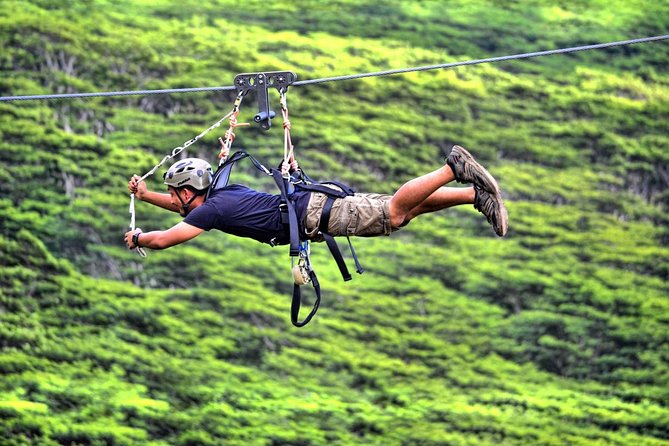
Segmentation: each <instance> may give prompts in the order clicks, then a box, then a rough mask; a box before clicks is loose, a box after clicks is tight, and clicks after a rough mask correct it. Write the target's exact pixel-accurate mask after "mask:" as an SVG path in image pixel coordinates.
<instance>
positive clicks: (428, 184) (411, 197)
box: [390, 164, 455, 228]
mask: <svg viewBox="0 0 669 446" xmlns="http://www.w3.org/2000/svg"><path fill="white" fill-rule="evenodd" d="M453 180H455V174H454V173H453V170H452V169H451V168H450V167H449V166H448V165H447V164H446V165H444V166H443V167H441V168H440V169H437V170H435V171H434V172H430V173H428V174H426V175H423V176H421V177H418V178H414V179H413V180H410V181H408V182H407V183H405V184H404V185H402V187H400V188H399V189H398V190H397V192H395V194H394V195H393V197H392V198H391V199H390V224H391V225H392V226H393V227H395V228H398V227H400V226H401V225H403V224H406V223H408V221H407V217H408V216H409V215H410V214H411V212H412V211H413V210H414V209H416V208H418V207H419V206H420V205H421V204H422V203H423V202H425V201H426V200H427V199H428V198H429V197H430V196H432V194H434V193H436V192H437V190H438V189H439V188H441V187H442V186H444V185H445V184H448V183H450V182H451V181H453ZM451 189H452V188H451ZM437 202H438V197H435V199H433V200H432V206H435V205H437ZM441 209H443V207H442V208H441ZM416 215H418V214H416Z"/></svg>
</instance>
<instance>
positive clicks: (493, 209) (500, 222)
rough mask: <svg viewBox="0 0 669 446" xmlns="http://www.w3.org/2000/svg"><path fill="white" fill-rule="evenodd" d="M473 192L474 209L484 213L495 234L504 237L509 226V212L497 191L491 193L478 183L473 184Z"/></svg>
mask: <svg viewBox="0 0 669 446" xmlns="http://www.w3.org/2000/svg"><path fill="white" fill-rule="evenodd" d="M474 192H475V194H476V195H475V197H474V209H476V210H477V211H479V212H480V213H482V214H483V215H485V218H487V219H488V223H490V225H491V226H492V228H493V229H494V231H495V234H497V235H498V236H500V237H504V235H506V231H507V229H508V227H509V214H508V213H507V211H506V207H505V206H504V202H503V201H502V196H501V195H500V194H499V193H497V194H491V193H490V192H488V191H486V190H484V189H483V188H482V187H481V186H479V185H478V184H474Z"/></svg>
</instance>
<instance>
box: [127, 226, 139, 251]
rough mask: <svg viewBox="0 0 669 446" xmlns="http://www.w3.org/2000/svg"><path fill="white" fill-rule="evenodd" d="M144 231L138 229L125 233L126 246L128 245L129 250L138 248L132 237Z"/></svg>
mask: <svg viewBox="0 0 669 446" xmlns="http://www.w3.org/2000/svg"><path fill="white" fill-rule="evenodd" d="M141 233H142V230H141V229H139V228H137V229H135V230H134V231H128V232H126V233H125V237H124V239H125V244H126V245H128V249H135V248H137V247H138V246H137V245H136V244H135V243H134V242H133V241H132V236H133V235H135V234H141Z"/></svg>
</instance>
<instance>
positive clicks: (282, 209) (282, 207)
mask: <svg viewBox="0 0 669 446" xmlns="http://www.w3.org/2000/svg"><path fill="white" fill-rule="evenodd" d="M279 212H288V204H287V203H281V204H279Z"/></svg>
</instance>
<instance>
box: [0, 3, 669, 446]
mask: <svg viewBox="0 0 669 446" xmlns="http://www.w3.org/2000/svg"><path fill="white" fill-rule="evenodd" d="M667 18H669V4H667V3H666V2H652V1H646V0H643V1H642V0H634V1H622V0H612V1H606V2H604V1H599V0H589V1H583V2H558V3H557V4H556V3H555V2H544V1H539V0H535V1H531V2H491V1H483V2H469V1H448V2H408V1H407V2H395V1H367V0H364V1H359V0H339V1H336V2H329V3H328V4H327V5H325V4H323V3H322V2H315V1H309V0H303V1H302V0H301V1H296V2H291V3H290V4H286V2H281V4H280V3H270V2H259V1H247V2H242V3H239V2H231V1H227V0H226V1H216V2H215V1H211V0H198V1H193V0H182V1H180V2H178V3H177V2H171V1H165V0H162V1H155V0H151V1H148V0H145V1H114V2H110V1H104V0H91V1H87V2H66V1H61V2H54V1H32V2H15V1H5V2H2V3H0V44H1V46H2V51H1V52H0V70H1V71H2V76H0V94H1V95H3V96H5V95H15V94H41V93H53V92H76V91H86V92H88V91H105V90H133V89H158V88H173V87H174V88H179V87H192V86H201V87H204V86H213V85H230V84H231V83H232V79H233V78H234V75H235V74H237V73H242V72H255V71H271V70H293V71H296V72H297V73H298V76H299V78H300V79H309V78H318V77H326V76H332V75H342V74H350V73H357V72H367V71H377V70H381V69H389V68H403V67H408V66H415V65H427V64H436V63H442V62H446V61H451V60H465V59H469V58H479V57H488V56H495V55H504V54H512V53H516V52H523V51H532V50H539V49H550V48H558V47H566V46H575V45H580V44H585V43H593V42H604V41H613V40H621V39H626V38H634V37H643V36H650V35H659V34H669V20H667ZM668 63H669V55H668V52H667V43H653V44H646V45H634V46H628V47H623V48H611V49H608V50H605V51H590V52H582V53H577V54H572V55H568V56H553V57H545V58H540V59H535V60H526V61H518V62H506V63H500V64H495V65H480V66H472V67H465V68H459V69H454V70H443V71H434V72H422V73H414V74H407V75H402V76H391V77H384V78H373V79H364V80H357V81H347V82H338V83H327V84H321V85H311V86H303V87H293V88H291V89H290V90H289V93H288V103H289V107H290V110H291V121H292V123H293V134H294V142H295V143H296V145H297V153H298V157H299V160H300V162H301V165H302V166H303V167H304V168H305V169H306V170H307V171H308V172H309V174H310V175H311V176H312V177H314V178H336V179H340V180H342V181H345V182H348V183H350V184H352V185H354V186H355V187H356V188H357V189H358V190H366V191H378V192H382V191H383V192H390V191H392V190H394V189H395V188H396V187H397V186H399V185H400V184H402V183H403V182H404V181H405V180H407V179H409V178H411V177H414V176H416V175H419V174H421V173H424V172H427V171H429V170H431V169H434V168H436V167H437V166H439V165H440V163H441V150H442V148H444V147H445V146H446V145H447V144H448V143H449V142H459V143H461V144H462V145H464V146H465V147H468V148H469V149H470V150H471V151H472V152H473V153H475V154H476V155H477V157H479V158H480V159H481V160H482V161H483V162H484V163H485V164H486V165H488V166H490V169H491V171H492V172H493V174H494V175H495V176H496V177H497V178H499V180H500V183H501V185H502V188H503V190H504V194H505V198H506V200H507V202H508V208H509V212H510V216H511V224H510V232H509V235H508V237H507V238H505V239H497V238H495V237H494V235H493V233H492V231H491V230H490V228H489V226H488V225H487V223H486V222H485V219H484V218H483V217H482V216H481V215H480V214H478V213H477V212H476V211H474V210H473V209H472V208H470V207H467V208H457V209H452V210H449V211H446V212H443V213H441V214H438V215H430V216H426V217H425V218H422V219H420V220H418V221H416V222H415V223H412V224H411V225H410V226H409V227H407V228H406V229H404V230H402V231H400V232H398V233H396V234H394V235H393V236H392V237H391V238H390V239H360V240H357V241H356V249H357V251H358V252H359V254H360V256H361V260H362V262H363V264H364V266H365V268H366V270H367V272H366V274H365V275H364V276H362V277H356V278H355V279H354V280H353V281H352V282H347V283H343V282H342V281H341V279H340V277H339V276H338V271H337V269H336V266H335V265H334V263H333V262H332V261H331V259H330V258H329V255H328V254H327V249H326V248H325V246H315V247H314V251H315V252H314V259H313V260H314V262H315V265H316V270H317V272H318V274H319V278H320V280H321V283H322V285H323V292H324V301H323V304H322V307H321V310H320V311H319V313H318V315H317V317H316V318H315V319H314V320H313V321H312V323H311V324H309V325H308V326H307V327H306V328H303V329H296V328H293V327H292V326H291V325H290V322H289V305H290V303H289V299H290V298H289V294H290V290H291V289H292V284H291V276H290V269H289V261H288V256H287V253H286V249H285V248H275V249H271V248H269V247H267V246H262V245H259V244H257V243H255V242H252V241H249V240H243V239H237V238H233V237H230V236H227V235H225V234H222V233H213V232H212V233H210V234H206V235H203V236H201V237H199V238H198V239H196V240H193V241H192V242H189V243H187V244H185V245H183V246H179V247H176V248H173V249H170V250H166V251H161V252H150V253H149V256H148V258H146V259H141V258H139V257H138V256H137V255H136V254H135V253H134V252H129V251H128V250H127V249H126V248H124V245H123V244H122V242H121V236H122V235H123V233H124V232H125V230H126V229H125V228H126V227H127V225H128V220H129V217H128V214H127V206H128V196H127V190H126V182H127V180H128V178H129V177H130V175H131V174H133V173H140V174H141V173H144V172H146V171H147V170H148V169H149V168H151V167H152V166H153V165H154V164H155V163H156V162H158V161H159V160H160V159H162V157H163V156H164V155H165V154H167V153H169V152H170V151H171V150H172V148H174V147H176V146H179V145H181V144H182V143H183V142H184V141H186V140H188V139H190V138H192V137H193V136H195V135H197V134H199V133H200V132H201V131H202V130H203V129H205V128H207V127H208V126H209V125H211V124H212V123H213V122H215V121H216V120H218V119H220V117H222V116H223V115H225V114H226V113H227V112H228V111H229V110H230V107H231V105H232V98H233V96H234V93H232V92H225V93H197V94H182V95H162V96H146V97H135V96H128V97H116V98H98V99H89V100H69V101H53V102H35V101H31V102H12V103H0V136H1V138H0V161H1V163H2V169H0V212H1V213H2V218H1V219H0V265H1V266H2V268H1V269H0V374H1V375H2V379H1V380H0V444H2V445H151V446H159V445H163V446H164V445H181V446H196V445H221V444H226V445H245V446H246V445H267V446H269V445H303V446H306V445H357V444H370V445H383V446H387V445H397V446H414V445H421V446H428V445H429V446H436V445H497V444H518V445H526V444H533V445H563V444H570V445H571V444H574V445H578V444H580V445H591V444H616V445H629V444H635V445H663V444H664V445H666V444H669V428H668V426H669V407H668V406H669V342H668V341H669V299H668V297H669V281H668V279H669V247H668V243H669V230H668V228H669V218H668V217H667V215H668V214H667V211H668V210H669V192H668V191H669V188H668V187H667V186H668V185H669V172H668V170H667V166H669V136H668V135H669V124H668V123H669V75H668V74H667V70H666V68H667V66H668ZM272 100H273V101H274V103H275V104H276V102H277V100H276V95H273V97H272ZM254 107H255V104H254V101H253V99H252V98H249V99H247V100H246V101H245V103H244V104H243V105H242V114H241V118H240V119H242V120H249V119H251V117H252V116H253V114H255V109H254ZM276 124H278V123H275V128H274V129H273V130H272V131H270V132H269V133H264V132H262V131H260V130H259V129H258V128H249V129H239V130H238V131H237V136H238V138H237V141H236V145H237V146H238V147H245V148H247V149H249V150H250V151H252V152H253V153H254V154H255V155H257V157H258V158H259V159H261V160H263V161H265V162H267V163H268V164H275V163H277V162H278V160H279V159H280V157H281V154H282V136H281V131H280V129H279V126H278V125H276ZM223 131H224V129H223V130H221V131H220V132H212V133H211V134H210V135H208V136H207V137H206V138H204V140H203V141H201V142H200V143H198V144H196V145H194V146H192V147H191V148H190V149H189V152H188V153H189V155H192V156H202V157H206V158H209V159H212V160H213V159H215V156H216V154H217V153H218V143H217V138H218V137H219V136H222V133H223ZM236 169H237V168H236ZM234 175H235V179H236V180H237V181H243V182H247V183H250V184H252V185H254V186H256V187H259V188H261V189H266V190H273V189H272V185H271V181H269V180H268V179H267V178H259V177H258V176H257V174H256V173H255V171H254V170H253V168H252V167H250V166H248V165H244V166H241V165H240V166H239V168H238V169H237V170H236V171H235V173H234ZM149 186H150V187H151V188H154V189H160V188H161V187H162V185H161V182H160V175H157V176H156V177H155V178H152V179H151V180H150V181H149ZM137 211H138V225H139V226H141V227H142V228H143V229H145V230H152V229H162V228H166V227H168V226H169V225H171V224H174V223H176V222H177V221H179V219H178V216H175V215H166V213H165V212H161V211H159V210H157V209H152V208H151V207H150V206H149V205H146V204H144V203H138V205H137ZM306 304H308V302H307V303H306Z"/></svg>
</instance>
